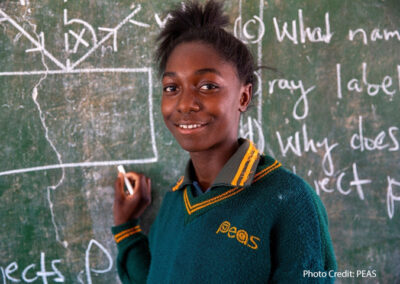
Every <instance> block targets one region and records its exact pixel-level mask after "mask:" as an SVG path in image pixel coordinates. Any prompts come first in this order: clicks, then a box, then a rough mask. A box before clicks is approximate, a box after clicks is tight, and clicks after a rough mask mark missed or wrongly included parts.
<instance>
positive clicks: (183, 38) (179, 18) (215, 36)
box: [156, 0, 255, 85]
mask: <svg viewBox="0 0 400 284" xmlns="http://www.w3.org/2000/svg"><path fill="white" fill-rule="evenodd" d="M222 6H223V5H222V3H220V2H216V1H214V0H209V1H208V2H207V3H206V4H205V5H204V6H201V5H200V4H199V3H198V2H197V1H189V2H185V5H180V6H179V7H177V8H176V9H174V10H172V11H170V15H171V16H172V18H171V19H169V20H168V22H167V24H166V25H165V28H164V29H163V30H162V31H161V33H160V35H159V36H158V38H157V42H158V48H157V51H156V60H157V62H158V64H159V72H160V74H162V73H164V71H165V66H166V64H167V60H168V58H169V56H170V55H171V52H172V51H173V49H174V48H175V47H176V46H177V45H178V44H180V43H184V42H193V41H199V42H203V43H205V44H209V45H211V46H212V47H213V48H214V49H215V50H216V51H217V52H218V53H219V55H220V56H221V57H222V58H223V59H225V60H226V61H228V62H230V63H232V64H233V65H234V66H235V67H236V70H237V74H238V77H239V80H240V81H241V82H242V83H244V84H248V83H251V84H253V85H254V83H255V82H254V69H255V66H254V59H253V56H252V55H251V53H250V51H249V50H248V48H247V47H246V46H245V44H244V43H243V42H241V41H240V40H238V39H237V38H236V37H234V36H233V35H232V34H231V33H228V32H226V31H225V30H224V27H226V26H227V25H228V24H229V18H228V16H226V15H224V13H223V10H222Z"/></svg>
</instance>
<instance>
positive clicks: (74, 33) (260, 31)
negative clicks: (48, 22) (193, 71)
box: [0, 0, 268, 283]
mask: <svg viewBox="0 0 400 284" xmlns="http://www.w3.org/2000/svg"><path fill="white" fill-rule="evenodd" d="M67 2H68V0H64V3H67ZM238 3H239V16H238V17H237V18H236V20H235V26H234V34H235V36H236V37H238V38H239V39H241V40H242V41H243V42H244V43H246V44H248V45H256V48H257V57H256V61H257V62H256V63H257V65H261V62H262V38H263V36H264V34H265V26H264V23H263V5H264V2H263V1H262V0H260V1H259V8H260V9H259V15H257V16H253V17H252V18H251V19H249V20H245V19H244V17H243V16H242V11H243V10H244V9H242V0H239V1H238ZM19 4H20V5H22V6H29V5H30V1H29V0H20V3H19ZM130 8H131V12H130V13H129V12H128V13H127V14H128V15H127V16H125V17H124V18H123V19H122V20H120V21H119V22H118V24H117V25H115V26H113V27H105V26H101V27H97V29H96V28H95V27H94V26H92V25H91V24H90V23H89V22H87V21H85V20H83V19H80V18H74V16H73V13H70V12H69V11H68V9H64V10H63V14H62V17H61V18H62V24H63V25H64V28H66V29H67V30H68V31H67V32H65V33H64V34H63V43H64V48H65V51H67V52H68V53H69V54H71V55H75V57H76V55H77V54H78V53H79V52H82V50H85V52H84V54H83V55H82V56H80V57H78V59H76V60H71V59H70V58H67V59H66V60H65V61H64V62H63V61H62V60H60V59H58V58H57V57H56V56H54V54H52V53H51V52H50V51H49V50H48V49H46V42H45V39H46V36H45V33H44V32H39V33H37V32H36V28H35V29H33V32H32V31H28V30H27V29H25V28H24V26H23V25H22V24H21V23H20V22H18V20H17V19H15V18H13V16H12V15H10V14H8V13H6V12H5V11H4V10H3V9H1V8H0V27H1V26H2V25H7V27H10V28H12V29H15V30H16V31H17V32H18V33H19V36H20V37H24V38H25V39H27V40H28V41H29V42H30V43H31V46H29V47H27V48H26V50H25V53H26V54H31V53H37V54H39V55H40V57H41V63H42V65H43V68H40V69H39V70H24V71H7V70H0V78H1V77H3V78H4V77H12V76H23V77H25V76H30V77H35V78H36V77H37V78H39V79H38V81H37V83H36V84H35V85H34V86H33V89H32V93H31V94H30V97H31V99H32V101H33V102H34V106H35V107H36V109H37V113H38V114H39V119H40V124H41V127H42V130H43V132H44V136H45V140H46V142H47V143H48V145H49V146H50V148H51V149H52V151H53V152H54V153H55V155H56V160H57V163H55V164H44V165H40V166H34V167H26V168H15V169H6V170H3V171H0V177H1V176H8V175H18V174H22V173H29V172H38V171H47V170H53V169H61V171H62V174H61V177H60V179H59V180H58V182H56V183H55V184H53V185H50V186H47V200H48V204H49V208H50V213H51V217H52V224H53V227H54V231H55V235H56V241H57V242H58V243H60V244H61V245H62V246H63V247H65V248H67V247H68V243H67V241H66V240H63V239H62V237H60V232H59V230H60V229H59V228H58V225H57V222H56V220H55V212H54V204H53V201H52V198H51V195H52V192H53V191H55V190H57V189H58V188H59V187H60V186H61V185H62V184H63V182H64V181H65V178H66V174H65V169H67V168H81V167H107V166H115V165H119V164H124V165H129V164H146V163H156V162H157V161H158V150H157V145H156V139H155V128H154V120H153V81H152V69H151V67H147V66H146V67H139V68H118V67H115V68H114V67H113V68H80V66H81V65H82V63H84V62H85V61H86V60H87V59H89V58H91V56H93V55H94V53H95V51H96V50H98V49H99V48H102V47H104V45H106V44H107V46H108V47H107V48H110V49H112V52H114V53H117V52H118V44H119V37H118V36H119V31H120V30H121V28H122V27H123V26H125V25H133V27H134V28H137V29H141V30H142V31H145V30H146V29H147V28H149V27H150V25H149V24H147V23H143V22H140V21H138V20H135V19H134V18H135V16H136V15H138V13H139V12H140V11H141V9H142V8H141V6H140V5H138V4H132V5H131V7H130ZM154 18H155V21H156V23H157V24H158V26H159V27H163V26H164V25H165V23H166V21H167V20H168V19H169V18H170V15H167V16H166V17H165V18H164V19H161V18H160V16H159V15H158V14H157V13H155V15H154ZM29 25H31V26H32V25H33V24H31V23H29ZM72 26H73V28H72ZM77 27H80V28H79V29H77ZM142 31H141V32H142ZM254 31H257V32H255V33H254ZM252 32H253V33H252ZM99 34H101V35H102V37H100V36H99ZM110 41H111V42H112V44H111V47H110V44H109V43H110ZM49 63H50V64H49ZM49 65H51V66H54V67H52V68H49ZM111 73H112V74H141V75H142V76H145V78H146V84H145V85H147V94H146V95H147V102H146V108H147V110H146V111H148V113H149V115H148V119H146V125H145V126H144V127H146V128H147V129H149V132H150V133H149V135H150V139H149V141H147V143H148V146H149V148H150V149H151V155H149V156H148V157H146V158H140V159H127V160H95V161H90V162H86V161H74V162H65V161H64V160H66V158H65V157H63V155H62V153H60V150H59V149H58V148H57V146H56V144H57V143H56V142H57V141H56V140H55V139H54V138H52V137H51V129H50V127H49V124H48V121H47V119H48V117H47V115H46V112H45V110H44V109H43V106H42V105H41V104H40V102H39V98H40V97H41V95H42V94H41V91H40V90H41V89H40V87H41V84H42V82H43V81H44V80H46V79H49V78H51V77H52V76H64V75H74V74H76V75H79V74H111ZM255 77H256V80H257V81H258V87H257V90H255V91H254V93H255V95H256V96H257V101H256V103H255V105H256V115H254V117H253V116H252V115H250V114H247V115H246V117H245V118H242V120H241V127H240V135H241V136H243V137H246V138H249V139H251V140H253V141H255V142H256V144H257V146H258V148H259V149H261V150H263V149H264V148H265V147H268V145H266V143H265V141H264V134H263V131H262V80H261V79H262V78H261V73H258V72H256V73H255ZM147 123H148V124H147ZM93 244H95V245H96V247H98V248H100V249H101V250H102V251H103V252H104V254H105V255H106V256H107V258H108V259H111V258H110V254H109V253H108V252H107V250H106V249H105V248H104V247H103V246H102V245H101V244H100V243H98V242H97V241H96V240H91V241H90V245H89V248H88V250H90V246H91V245H93ZM86 262H88V261H87V260H86ZM109 263H110V266H109V267H108V268H107V269H105V270H103V271H101V273H105V272H108V271H110V270H111V268H112V260H110V261H109ZM86 266H87V267H86V270H85V274H86V276H87V281H88V283H91V276H90V271H93V272H96V271H95V270H93V269H91V268H89V265H86ZM97 272H99V271H97ZM79 277H82V272H81V273H80V276H79Z"/></svg>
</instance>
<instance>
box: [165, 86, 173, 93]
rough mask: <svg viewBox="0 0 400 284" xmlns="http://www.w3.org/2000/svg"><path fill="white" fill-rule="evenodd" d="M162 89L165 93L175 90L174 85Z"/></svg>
mask: <svg viewBox="0 0 400 284" xmlns="http://www.w3.org/2000/svg"><path fill="white" fill-rule="evenodd" d="M163 91H164V92H166V93H172V92H175V91H176V87H175V86H166V87H164V88H163Z"/></svg>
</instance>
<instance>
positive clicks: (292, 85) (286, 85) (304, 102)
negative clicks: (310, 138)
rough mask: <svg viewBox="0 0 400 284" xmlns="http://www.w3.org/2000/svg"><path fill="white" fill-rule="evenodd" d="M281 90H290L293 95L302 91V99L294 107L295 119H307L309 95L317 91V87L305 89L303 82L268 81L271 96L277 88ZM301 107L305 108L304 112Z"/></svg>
mask: <svg viewBox="0 0 400 284" xmlns="http://www.w3.org/2000/svg"><path fill="white" fill-rule="evenodd" d="M276 87H277V88H279V89H280V90H289V91H290V92H291V93H293V92H294V91H296V90H300V97H299V98H298V99H297V100H296V103H295V104H294V107H293V111H292V114H293V117H294V118H295V119H297V120H302V119H304V118H306V117H307V115H308V112H309V106H308V97H307V96H308V94H309V93H310V92H311V91H312V90H314V89H315V86H311V87H309V88H307V89H306V88H305V87H304V84H303V81H302V80H298V81H295V80H287V79H274V80H271V81H268V91H269V93H270V94H273V93H274V91H275V88H276ZM300 106H302V108H303V112H302V113H301V112H300V111H299V108H300Z"/></svg>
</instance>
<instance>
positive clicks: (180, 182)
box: [172, 176, 184, 191]
mask: <svg viewBox="0 0 400 284" xmlns="http://www.w3.org/2000/svg"><path fill="white" fill-rule="evenodd" d="M183 179H184V176H181V177H180V178H179V180H178V182H177V183H176V185H175V186H174V187H173V188H172V191H177V190H178V188H179V187H180V186H181V184H182V182H183Z"/></svg>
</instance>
